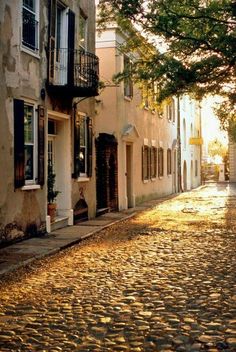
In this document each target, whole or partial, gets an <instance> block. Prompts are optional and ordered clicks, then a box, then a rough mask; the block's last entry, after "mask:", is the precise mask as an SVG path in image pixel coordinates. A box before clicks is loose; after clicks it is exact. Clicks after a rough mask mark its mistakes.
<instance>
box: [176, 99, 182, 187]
mask: <svg viewBox="0 0 236 352" xmlns="http://www.w3.org/2000/svg"><path fill="white" fill-rule="evenodd" d="M177 145H178V157H177V170H178V192H183V189H182V182H181V180H182V173H181V162H182V161H181V159H182V158H181V135H180V99H179V95H177Z"/></svg>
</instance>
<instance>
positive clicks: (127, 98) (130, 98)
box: [124, 95, 132, 101]
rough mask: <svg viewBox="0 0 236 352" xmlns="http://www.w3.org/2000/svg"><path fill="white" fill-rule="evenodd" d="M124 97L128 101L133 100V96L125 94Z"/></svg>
mask: <svg viewBox="0 0 236 352" xmlns="http://www.w3.org/2000/svg"><path fill="white" fill-rule="evenodd" d="M124 99H125V100H126V101H131V100H132V97H127V96H126V95H125V96H124Z"/></svg>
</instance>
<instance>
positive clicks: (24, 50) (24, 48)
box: [20, 44, 40, 60]
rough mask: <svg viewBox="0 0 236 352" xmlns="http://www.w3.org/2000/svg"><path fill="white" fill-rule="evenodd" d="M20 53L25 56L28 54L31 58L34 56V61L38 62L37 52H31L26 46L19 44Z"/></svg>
mask: <svg viewBox="0 0 236 352" xmlns="http://www.w3.org/2000/svg"><path fill="white" fill-rule="evenodd" d="M20 49H21V51H22V52H24V53H26V54H29V55H31V56H34V57H35V58H36V59H38V60H40V55H39V54H38V52H39V50H35V51H33V50H31V49H30V48H28V47H27V46H25V45H23V44H21V48H20Z"/></svg>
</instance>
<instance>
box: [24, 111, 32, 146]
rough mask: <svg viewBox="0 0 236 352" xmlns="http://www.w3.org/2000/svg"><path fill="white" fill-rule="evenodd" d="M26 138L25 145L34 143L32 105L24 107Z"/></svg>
mask: <svg viewBox="0 0 236 352" xmlns="http://www.w3.org/2000/svg"><path fill="white" fill-rule="evenodd" d="M24 138H25V143H33V142H34V119H33V106H30V105H25V107H24Z"/></svg>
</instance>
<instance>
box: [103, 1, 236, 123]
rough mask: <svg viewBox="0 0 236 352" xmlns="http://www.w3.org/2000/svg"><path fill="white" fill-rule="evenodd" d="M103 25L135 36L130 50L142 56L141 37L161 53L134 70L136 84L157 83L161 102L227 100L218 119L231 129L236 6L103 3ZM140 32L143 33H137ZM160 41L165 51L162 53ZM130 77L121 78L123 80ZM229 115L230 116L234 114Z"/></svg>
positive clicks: (235, 99) (148, 57)
mask: <svg viewBox="0 0 236 352" xmlns="http://www.w3.org/2000/svg"><path fill="white" fill-rule="evenodd" d="M99 7H100V20H99V25H100V26H101V28H102V26H105V24H106V23H107V22H108V21H116V22H117V23H118V25H119V26H120V27H121V28H122V29H124V30H125V31H129V33H130V34H131V36H130V37H129V40H128V41H127V43H126V50H127V49H128V50H131V51H132V50H137V49H139V50H142V47H141V46H140V43H141V40H140V38H139V37H140V33H142V36H144V37H145V38H146V40H147V42H149V43H150V42H151V43H152V44H153V46H155V47H156V48H157V50H153V51H152V53H150V52H149V53H148V54H146V52H145V50H144V51H143V53H144V56H143V57H142V58H141V59H139V60H138V61H136V62H135V63H134V64H133V66H132V71H130V74H132V76H133V79H134V80H136V81H146V82H147V81H148V82H156V83H157V84H158V96H157V99H158V101H159V102H161V101H162V100H164V99H165V98H167V97H170V96H172V95H176V94H184V93H190V94H194V96H195V97H197V98H199V99H201V98H202V97H203V96H204V95H206V94H208V93H209V94H213V95H214V94H218V95H222V96H223V97H224V102H223V105H222V106H221V108H219V109H218V115H219V116H220V117H221V121H224V123H223V126H224V127H225V129H228V128H229V125H231V126H232V120H233V121H234V119H236V118H235V112H236V108H235V102H236V88H235V83H236V65H235V64H236V45H235V43H236V1H232V0H231V1H230V0H182V1H178V0H100V5H99ZM135 28H138V30H136V29H135ZM157 41H162V42H163V43H165V47H166V50H165V51H164V52H163V51H161V50H158V45H156V43H157ZM124 75H126V76H127V72H126V73H125V72H123V73H120V74H119V75H118V76H117V77H116V79H117V80H121V79H123V78H124ZM229 113H230V114H229Z"/></svg>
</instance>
